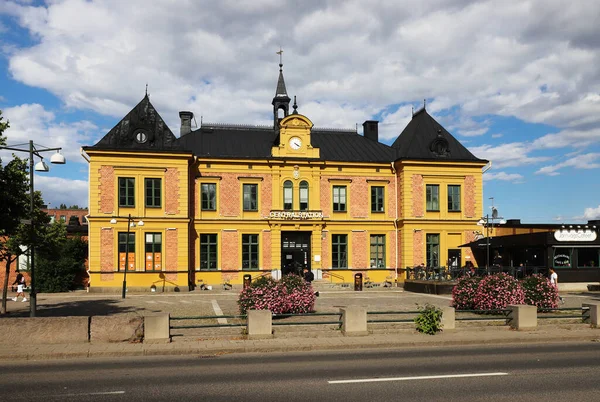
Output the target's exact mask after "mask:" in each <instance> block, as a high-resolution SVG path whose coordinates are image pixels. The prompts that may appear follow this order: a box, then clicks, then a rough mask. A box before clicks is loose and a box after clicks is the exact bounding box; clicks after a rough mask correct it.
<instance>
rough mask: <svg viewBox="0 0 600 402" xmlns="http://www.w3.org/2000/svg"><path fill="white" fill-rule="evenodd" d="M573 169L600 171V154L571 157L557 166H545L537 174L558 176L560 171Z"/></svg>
mask: <svg viewBox="0 0 600 402" xmlns="http://www.w3.org/2000/svg"><path fill="white" fill-rule="evenodd" d="M567 167H572V168H575V169H598V168H600V153H588V154H579V155H574V156H571V155H569V159H567V160H565V161H564V162H561V163H557V164H555V165H549V166H544V167H542V168H540V169H539V170H538V171H537V172H535V173H536V174H545V175H548V176H558V175H559V174H560V173H559V172H558V171H559V170H560V169H564V168H567Z"/></svg>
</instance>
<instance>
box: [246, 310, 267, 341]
mask: <svg viewBox="0 0 600 402" xmlns="http://www.w3.org/2000/svg"><path fill="white" fill-rule="evenodd" d="M247 325H248V339H267V338H272V337H273V316H272V314H271V312H270V311H269V310H248V324H247Z"/></svg>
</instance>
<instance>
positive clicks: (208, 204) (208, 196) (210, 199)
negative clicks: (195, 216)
mask: <svg viewBox="0 0 600 402" xmlns="http://www.w3.org/2000/svg"><path fill="white" fill-rule="evenodd" d="M200 194H201V197H200V198H201V203H202V205H201V206H200V208H201V209H202V211H216V209H217V185H216V184H215V183H202V184H201V185H200Z"/></svg>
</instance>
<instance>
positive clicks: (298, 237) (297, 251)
mask: <svg viewBox="0 0 600 402" xmlns="http://www.w3.org/2000/svg"><path fill="white" fill-rule="evenodd" d="M310 236H311V232H282V233H281V274H282V275H287V274H296V275H302V269H303V268H304V267H306V268H308V269H311V268H310Z"/></svg>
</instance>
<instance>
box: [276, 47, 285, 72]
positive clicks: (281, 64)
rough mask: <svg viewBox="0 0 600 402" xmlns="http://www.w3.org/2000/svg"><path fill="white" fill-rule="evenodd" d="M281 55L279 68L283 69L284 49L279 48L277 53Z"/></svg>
mask: <svg viewBox="0 0 600 402" xmlns="http://www.w3.org/2000/svg"><path fill="white" fill-rule="evenodd" d="M275 53H276V54H278V55H279V67H283V49H282V48H281V46H279V51H278V52H275Z"/></svg>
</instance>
